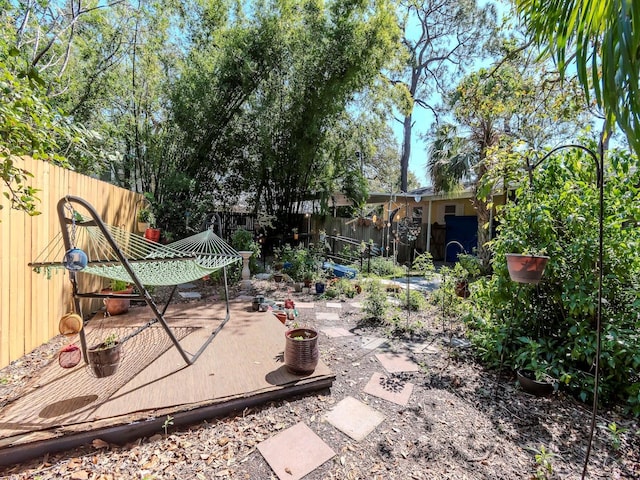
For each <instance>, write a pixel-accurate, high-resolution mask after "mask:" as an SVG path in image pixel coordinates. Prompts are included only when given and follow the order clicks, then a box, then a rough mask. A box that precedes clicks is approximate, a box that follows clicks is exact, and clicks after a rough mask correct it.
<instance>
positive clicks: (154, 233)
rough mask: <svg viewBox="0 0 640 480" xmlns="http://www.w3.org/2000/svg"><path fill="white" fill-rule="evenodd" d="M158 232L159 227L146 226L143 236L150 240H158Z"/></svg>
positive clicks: (159, 231)
mask: <svg viewBox="0 0 640 480" xmlns="http://www.w3.org/2000/svg"><path fill="white" fill-rule="evenodd" d="M160 233H161V230H160V229H159V228H147V229H146V230H145V231H144V238H146V239H147V240H149V241H151V242H156V243H157V242H159V241H160Z"/></svg>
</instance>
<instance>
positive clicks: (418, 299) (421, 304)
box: [398, 290, 428, 312]
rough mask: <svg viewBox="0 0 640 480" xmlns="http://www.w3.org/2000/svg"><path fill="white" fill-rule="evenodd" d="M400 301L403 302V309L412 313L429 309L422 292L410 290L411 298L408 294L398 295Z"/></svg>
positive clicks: (401, 293)
mask: <svg viewBox="0 0 640 480" xmlns="http://www.w3.org/2000/svg"><path fill="white" fill-rule="evenodd" d="M398 298H399V300H400V301H401V302H402V306H403V308H405V309H407V310H409V311H411V312H419V311H422V310H425V309H426V308H427V305H428V303H427V299H426V298H425V296H424V294H423V293H422V292H421V291H420V290H409V297H408V298H407V293H406V292H400V293H399V294H398Z"/></svg>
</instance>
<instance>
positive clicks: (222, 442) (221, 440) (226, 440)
mask: <svg viewBox="0 0 640 480" xmlns="http://www.w3.org/2000/svg"><path fill="white" fill-rule="evenodd" d="M227 443H229V438H228V437H220V438H219V439H218V445H220V446H221V447H224V446H225V445H226V444H227Z"/></svg>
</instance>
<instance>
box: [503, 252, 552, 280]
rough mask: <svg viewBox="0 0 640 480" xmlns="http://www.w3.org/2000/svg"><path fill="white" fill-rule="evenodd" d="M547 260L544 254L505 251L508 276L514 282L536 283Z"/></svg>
mask: <svg viewBox="0 0 640 480" xmlns="http://www.w3.org/2000/svg"><path fill="white" fill-rule="evenodd" d="M548 260H549V257H547V256H544V255H522V254H520V253H507V269H508V270H509V276H510V277H511V280H513V281H514V282H518V283H532V284H536V283H538V282H539V281H540V279H541V278H542V274H543V273H544V269H545V267H546V265H547V261H548Z"/></svg>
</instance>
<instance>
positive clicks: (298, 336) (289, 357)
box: [284, 328, 320, 375]
mask: <svg viewBox="0 0 640 480" xmlns="http://www.w3.org/2000/svg"><path fill="white" fill-rule="evenodd" d="M284 336H285V341H286V343H285V349H284V364H285V365H286V367H287V370H289V372H290V373H293V374H294V375H309V374H311V373H313V371H314V370H315V369H316V366H317V365H318V359H319V358H320V353H319V351H318V332H317V331H315V330H314V329H312V328H294V329H293V330H289V331H287V332H286V333H285V334H284Z"/></svg>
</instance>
